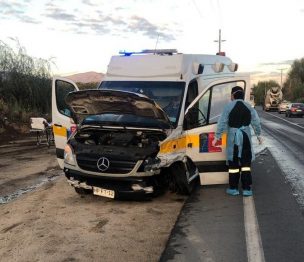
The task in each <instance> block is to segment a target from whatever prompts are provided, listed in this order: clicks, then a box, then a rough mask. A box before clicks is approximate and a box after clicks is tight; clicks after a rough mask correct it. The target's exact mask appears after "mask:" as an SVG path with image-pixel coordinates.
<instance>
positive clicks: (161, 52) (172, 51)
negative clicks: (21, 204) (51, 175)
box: [119, 49, 177, 56]
mask: <svg viewBox="0 0 304 262" xmlns="http://www.w3.org/2000/svg"><path fill="white" fill-rule="evenodd" d="M176 53H177V50H176V49H144V50H142V51H141V52H132V51H125V50H124V51H119V54H120V55H124V56H131V55H138V54H154V55H172V54H176Z"/></svg>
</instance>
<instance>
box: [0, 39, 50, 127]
mask: <svg viewBox="0 0 304 262" xmlns="http://www.w3.org/2000/svg"><path fill="white" fill-rule="evenodd" d="M14 41H15V44H16V48H14V49H13V48H12V47H10V46H9V45H8V44H6V43H5V42H3V41H1V40H0V97H1V99H2V104H3V105H4V106H8V107H9V108H10V111H9V112H4V110H2V111H1V112H0V117H1V115H3V114H6V116H7V117H10V118H18V120H24V121H26V120H28V119H21V116H22V115H25V114H26V113H33V112H36V114H39V115H42V114H46V113H50V109H51V63H52V61H51V60H46V59H41V58H33V57H31V56H29V55H28V54H27V53H26V50H25V48H24V47H22V46H21V45H20V43H19V42H18V40H16V39H14ZM8 113H9V114H10V115H7V114H8Z"/></svg>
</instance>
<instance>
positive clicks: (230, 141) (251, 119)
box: [213, 86, 262, 196]
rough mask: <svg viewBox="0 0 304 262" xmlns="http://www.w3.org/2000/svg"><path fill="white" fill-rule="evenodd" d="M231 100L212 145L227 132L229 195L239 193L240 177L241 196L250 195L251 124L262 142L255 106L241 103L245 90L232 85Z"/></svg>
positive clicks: (225, 109)
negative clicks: (240, 182) (240, 183)
mask: <svg viewBox="0 0 304 262" xmlns="http://www.w3.org/2000/svg"><path fill="white" fill-rule="evenodd" d="M231 100H232V101H231V102H229V103H228V104H227V105H226V106H225V108H224V111H223V113H222V114H221V117H220V119H219V121H218V124H217V131H216V133H215V139H214V141H213V145H214V146H215V145H216V143H217V142H218V140H219V139H220V138H221V136H222V134H223V132H224V131H226V132H227V151H226V153H227V162H228V168H229V188H228V189H227V190H226V192H227V194H229V195H233V196H236V195H239V194H240V192H239V189H238V186H239V180H240V177H241V181H242V188H243V196H251V195H252V189H251V185H252V177H251V162H252V161H253V160H254V158H255V155H254V152H253V149H252V143H251V130H250V125H252V127H253V129H254V132H255V133H256V135H257V138H258V141H259V143H260V144H261V143H262V138H261V124H260V119H259V116H258V114H257V112H256V110H255V109H254V108H252V107H251V105H250V104H249V103H247V102H244V90H243V88H241V87H240V86H235V87H233V88H232V90H231Z"/></svg>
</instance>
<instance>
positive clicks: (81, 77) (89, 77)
mask: <svg viewBox="0 0 304 262" xmlns="http://www.w3.org/2000/svg"><path fill="white" fill-rule="evenodd" d="M103 77H104V74H103V73H97V72H86V73H79V74H74V75H70V76H65V78H68V79H70V80H72V81H73V82H76V83H77V82H78V83H79V82H80V83H90V82H94V83H99V82H101V80H102V79H103Z"/></svg>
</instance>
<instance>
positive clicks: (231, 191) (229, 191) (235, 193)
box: [226, 188, 240, 196]
mask: <svg viewBox="0 0 304 262" xmlns="http://www.w3.org/2000/svg"><path fill="white" fill-rule="evenodd" d="M226 193H227V194H228V195H230V196H238V195H239V194H240V191H239V190H237V189H231V188H227V189H226Z"/></svg>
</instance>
